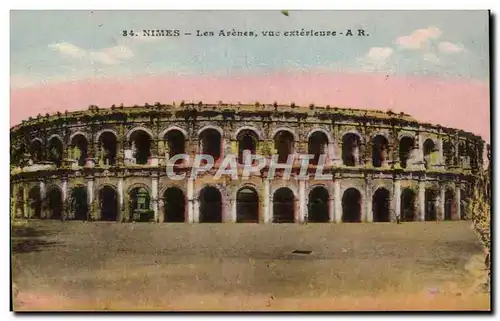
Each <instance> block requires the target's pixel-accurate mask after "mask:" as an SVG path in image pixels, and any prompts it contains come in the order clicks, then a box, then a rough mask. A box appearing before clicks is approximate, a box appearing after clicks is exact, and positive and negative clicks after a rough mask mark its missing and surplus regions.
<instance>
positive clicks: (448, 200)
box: [444, 189, 455, 221]
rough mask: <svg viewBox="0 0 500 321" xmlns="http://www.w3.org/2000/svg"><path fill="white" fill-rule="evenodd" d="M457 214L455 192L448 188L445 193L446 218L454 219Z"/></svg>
mask: <svg viewBox="0 0 500 321" xmlns="http://www.w3.org/2000/svg"><path fill="white" fill-rule="evenodd" d="M454 214H455V193H454V192H453V190H451V189H447V190H446V192H445V194H444V219H445V220H447V221H449V220H452V219H453V216H454Z"/></svg>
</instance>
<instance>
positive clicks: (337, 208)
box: [333, 178, 342, 223]
mask: <svg viewBox="0 0 500 321" xmlns="http://www.w3.org/2000/svg"><path fill="white" fill-rule="evenodd" d="M333 202H334V212H333V220H334V221H335V223H340V222H342V196H341V195H340V179H339V178H335V180H334V181H333Z"/></svg>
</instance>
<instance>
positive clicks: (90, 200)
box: [87, 179, 99, 220]
mask: <svg viewBox="0 0 500 321" xmlns="http://www.w3.org/2000/svg"><path fill="white" fill-rule="evenodd" d="M87 199H88V204H89V206H88V208H89V211H90V213H89V214H88V216H87V217H88V218H89V219H90V220H95V219H97V218H98V215H99V213H98V212H99V209H98V208H97V207H94V206H93V204H94V180H93V179H89V180H88V181H87ZM92 211H94V212H95V213H92Z"/></svg>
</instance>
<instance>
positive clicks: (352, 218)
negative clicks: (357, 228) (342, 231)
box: [342, 188, 361, 223]
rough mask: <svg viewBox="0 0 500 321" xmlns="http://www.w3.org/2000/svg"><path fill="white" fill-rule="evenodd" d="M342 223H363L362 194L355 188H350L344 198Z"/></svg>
mask: <svg viewBox="0 0 500 321" xmlns="http://www.w3.org/2000/svg"><path fill="white" fill-rule="evenodd" d="M342 222H344V223H357V222H361V193H360V192H359V191H358V190H357V189H355V188H349V189H347V190H346V191H345V192H344V195H343V196H342Z"/></svg>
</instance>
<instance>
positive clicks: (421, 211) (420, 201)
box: [418, 181, 425, 221]
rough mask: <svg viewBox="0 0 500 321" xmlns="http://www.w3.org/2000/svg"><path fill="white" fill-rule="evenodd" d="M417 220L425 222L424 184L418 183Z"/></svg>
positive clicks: (422, 182)
mask: <svg viewBox="0 0 500 321" xmlns="http://www.w3.org/2000/svg"><path fill="white" fill-rule="evenodd" d="M418 214H419V215H418V220H419V221H425V182H424V181H420V182H418Z"/></svg>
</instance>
